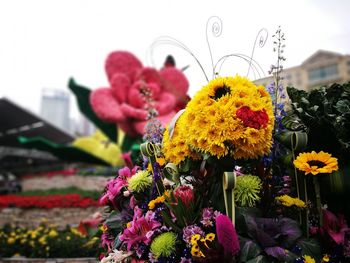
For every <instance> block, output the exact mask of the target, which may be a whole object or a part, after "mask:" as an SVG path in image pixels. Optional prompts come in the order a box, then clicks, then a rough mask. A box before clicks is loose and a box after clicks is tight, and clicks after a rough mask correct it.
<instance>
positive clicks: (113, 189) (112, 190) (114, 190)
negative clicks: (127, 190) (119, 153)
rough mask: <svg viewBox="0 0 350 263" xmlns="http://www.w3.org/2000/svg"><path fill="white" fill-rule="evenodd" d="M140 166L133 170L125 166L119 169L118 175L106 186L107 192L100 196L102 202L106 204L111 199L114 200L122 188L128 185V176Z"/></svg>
mask: <svg viewBox="0 0 350 263" xmlns="http://www.w3.org/2000/svg"><path fill="white" fill-rule="evenodd" d="M137 169H138V167H137V166H135V167H134V168H133V169H132V170H130V169H129V168H128V167H124V168H122V169H120V170H119V171H118V177H117V178H114V179H112V180H110V181H109V182H108V183H107V186H106V192H105V193H104V194H103V195H102V196H101V198H100V204H102V205H104V204H106V203H107V202H108V200H110V201H111V202H113V200H114V198H115V197H116V196H117V195H119V194H120V192H121V190H122V189H123V188H124V187H126V186H127V184H128V182H127V180H128V178H130V177H131V176H132V175H134V174H135V173H136V171H137Z"/></svg>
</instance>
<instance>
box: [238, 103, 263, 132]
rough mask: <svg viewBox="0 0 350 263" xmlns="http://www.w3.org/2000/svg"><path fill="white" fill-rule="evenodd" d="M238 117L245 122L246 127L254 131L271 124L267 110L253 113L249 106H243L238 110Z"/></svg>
mask: <svg viewBox="0 0 350 263" xmlns="http://www.w3.org/2000/svg"><path fill="white" fill-rule="evenodd" d="M236 115H237V117H238V118H239V119H241V120H242V121H243V125H244V126H246V127H250V128H254V129H260V128H261V127H266V125H267V123H268V122H269V116H267V113H266V111H265V109H263V110H258V111H253V110H251V109H250V108H249V107H248V106H243V107H242V108H240V109H239V110H237V112H236Z"/></svg>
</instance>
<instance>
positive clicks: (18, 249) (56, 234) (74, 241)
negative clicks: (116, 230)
mask: <svg viewBox="0 0 350 263" xmlns="http://www.w3.org/2000/svg"><path fill="white" fill-rule="evenodd" d="M98 240H99V238H98V237H96V236H86V235H84V234H82V233H81V232H80V231H79V230H78V229H77V228H66V229H65V230H61V231H60V230H58V229H57V228H56V227H55V226H54V225H50V224H47V223H45V224H41V225H40V226H39V227H37V228H35V229H26V228H19V227H14V226H9V225H8V226H5V227H4V228H2V229H0V255H1V256H2V257H12V256H15V257H27V258H76V257H95V256H97V255H98V251H99V245H98ZM9 260H16V259H9ZM17 260H23V259H17ZM17 260H16V261H17ZM17 262H18V261H17Z"/></svg>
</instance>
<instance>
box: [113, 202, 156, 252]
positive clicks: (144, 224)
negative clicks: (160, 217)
mask: <svg viewBox="0 0 350 263" xmlns="http://www.w3.org/2000/svg"><path fill="white" fill-rule="evenodd" d="M134 211H135V213H134V217H133V220H132V221H131V222H130V223H129V224H128V227H127V228H126V229H124V231H123V234H122V235H121V236H120V237H119V239H120V241H123V242H124V243H126V245H127V250H128V251H130V250H131V248H132V247H133V246H135V245H138V244H140V243H143V244H146V245H149V244H150V243H151V238H152V235H153V233H154V230H155V229H157V228H159V227H160V226H161V224H160V223H159V222H157V221H156V220H155V219H154V213H153V212H152V211H148V212H147V213H146V214H145V215H143V214H142V210H141V209H139V208H138V207H137V206H136V207H135V209H134Z"/></svg>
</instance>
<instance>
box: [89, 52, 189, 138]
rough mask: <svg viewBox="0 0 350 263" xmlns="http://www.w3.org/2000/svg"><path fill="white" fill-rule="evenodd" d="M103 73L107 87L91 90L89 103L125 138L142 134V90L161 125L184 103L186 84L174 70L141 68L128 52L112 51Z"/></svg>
mask: <svg viewBox="0 0 350 263" xmlns="http://www.w3.org/2000/svg"><path fill="white" fill-rule="evenodd" d="M105 69H106V73H107V77H108V80H109V83H110V87H108V88H99V89H96V90H94V91H93V92H92V94H91V97H90V103H91V105H92V108H93V110H94V112H95V113H96V115H97V116H98V117H99V118H101V119H102V120H105V121H107V122H114V123H117V124H118V126H119V127H120V128H121V129H123V130H124V131H125V132H126V133H127V134H128V135H129V136H136V135H139V134H143V133H144V126H145V124H146V117H147V111H146V109H145V100H144V97H143V96H142V95H141V90H142V89H143V88H145V87H146V88H147V89H148V90H150V91H151V93H152V98H153V100H154V101H155V108H156V110H157V111H158V114H159V115H158V119H159V120H160V121H161V122H162V123H163V124H166V123H168V122H169V121H170V120H171V118H172V117H173V116H174V115H175V112H176V110H177V109H176V105H177V104H178V103H180V102H182V101H183V100H187V97H186V93H187V90H188V86H189V84H188V81H187V79H186V77H185V75H184V74H183V73H182V72H181V71H180V70H177V69H176V68H175V67H165V68H163V69H161V70H159V71H158V70H156V69H154V68H148V67H144V66H143V65H142V63H141V62H140V61H139V60H138V58H136V57H135V56H134V55H133V54H131V53H129V52H126V51H116V52H112V53H111V54H109V56H108V57H107V59H106V66H105Z"/></svg>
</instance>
